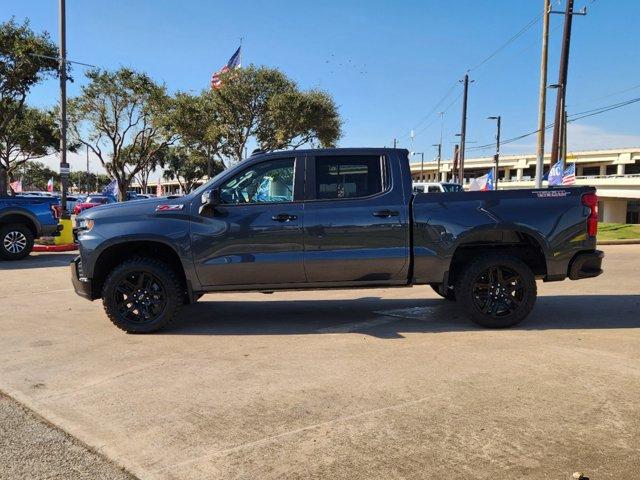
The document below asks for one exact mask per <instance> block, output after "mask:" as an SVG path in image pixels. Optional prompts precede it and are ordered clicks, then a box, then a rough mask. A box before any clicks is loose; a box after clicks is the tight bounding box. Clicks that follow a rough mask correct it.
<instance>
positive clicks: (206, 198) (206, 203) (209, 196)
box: [198, 188, 220, 215]
mask: <svg viewBox="0 0 640 480" xmlns="http://www.w3.org/2000/svg"><path fill="white" fill-rule="evenodd" d="M201 202H202V203H201V205H200V208H199V210H198V213H199V214H201V215H202V212H204V211H205V210H206V209H207V208H213V207H215V206H216V205H219V204H220V190H219V189H217V188H213V189H211V190H207V191H206V192H204V193H203V194H202V197H201Z"/></svg>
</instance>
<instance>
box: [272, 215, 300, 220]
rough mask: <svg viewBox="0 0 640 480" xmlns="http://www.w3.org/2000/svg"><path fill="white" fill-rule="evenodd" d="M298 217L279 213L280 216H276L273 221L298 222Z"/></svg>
mask: <svg viewBox="0 0 640 480" xmlns="http://www.w3.org/2000/svg"><path fill="white" fill-rule="evenodd" d="M297 218H298V217H297V216H296V215H289V214H288V213H279V214H278V215H274V216H273V217H271V220H273V221H274V222H290V221H291V220H296V219H297Z"/></svg>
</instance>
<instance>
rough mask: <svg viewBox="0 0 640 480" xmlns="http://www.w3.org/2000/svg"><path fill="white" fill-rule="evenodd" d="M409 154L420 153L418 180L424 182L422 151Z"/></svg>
mask: <svg viewBox="0 0 640 480" xmlns="http://www.w3.org/2000/svg"><path fill="white" fill-rule="evenodd" d="M411 155H420V157H421V159H420V181H421V182H424V152H411Z"/></svg>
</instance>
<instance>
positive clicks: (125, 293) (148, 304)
mask: <svg viewBox="0 0 640 480" xmlns="http://www.w3.org/2000/svg"><path fill="white" fill-rule="evenodd" d="M113 295H114V302H115V304H116V308H117V310H118V314H119V315H120V316H122V317H123V318H124V319H126V320H127V321H129V322H132V323H140V324H144V323H149V322H153V321H154V320H156V319H157V318H158V317H159V316H160V315H161V314H162V312H163V311H164V309H165V307H166V306H167V293H166V291H165V288H164V286H163V284H162V282H161V281H160V280H158V278H156V277H155V276H154V275H152V274H150V273H148V272H144V271H139V272H135V271H134V272H131V273H129V274H128V275H126V276H122V277H121V278H120V279H119V281H118V284H117V286H116V288H115V290H114V292H113Z"/></svg>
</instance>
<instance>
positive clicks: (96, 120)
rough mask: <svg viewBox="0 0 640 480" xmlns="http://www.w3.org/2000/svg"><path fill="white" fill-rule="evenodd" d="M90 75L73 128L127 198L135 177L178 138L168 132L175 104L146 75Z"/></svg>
mask: <svg viewBox="0 0 640 480" xmlns="http://www.w3.org/2000/svg"><path fill="white" fill-rule="evenodd" d="M86 75H87V78H88V80H89V83H88V84H87V85H85V86H84V87H83V88H82V93H81V95H80V96H79V97H77V98H75V99H73V100H71V101H70V102H69V124H70V130H71V133H72V136H73V138H75V139H77V140H78V141H80V142H81V143H83V144H85V145H87V146H88V147H89V148H90V149H91V150H92V151H93V153H94V154H95V155H96V156H97V157H98V159H99V160H100V163H101V164H102V166H103V167H104V168H105V169H106V170H107V172H108V173H109V175H111V177H113V178H114V179H115V180H116V181H117V182H118V189H119V200H124V199H125V198H126V191H127V189H128V188H129V185H130V183H131V181H132V179H133V178H134V177H135V176H136V175H137V174H138V173H139V172H140V171H141V170H143V169H144V168H147V167H148V166H149V164H150V163H152V162H154V161H155V160H156V159H157V158H158V154H159V152H161V151H162V149H164V148H166V147H167V146H168V145H170V144H171V143H173V141H174V140H175V135H174V133H173V132H171V131H170V130H169V129H168V128H167V118H169V116H170V111H171V109H172V102H171V100H170V98H169V97H168V96H167V94H166V90H165V88H164V86H161V85H158V84H156V83H155V82H154V81H153V80H152V79H151V78H149V77H148V76H147V75H146V74H144V73H138V72H135V71H133V70H131V69H128V68H121V69H119V70H117V71H115V72H110V71H104V70H90V71H89V72H87V74H86Z"/></svg>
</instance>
